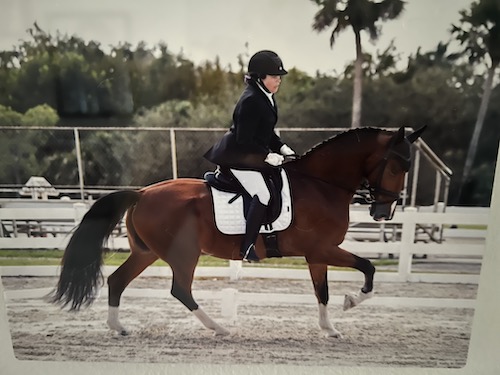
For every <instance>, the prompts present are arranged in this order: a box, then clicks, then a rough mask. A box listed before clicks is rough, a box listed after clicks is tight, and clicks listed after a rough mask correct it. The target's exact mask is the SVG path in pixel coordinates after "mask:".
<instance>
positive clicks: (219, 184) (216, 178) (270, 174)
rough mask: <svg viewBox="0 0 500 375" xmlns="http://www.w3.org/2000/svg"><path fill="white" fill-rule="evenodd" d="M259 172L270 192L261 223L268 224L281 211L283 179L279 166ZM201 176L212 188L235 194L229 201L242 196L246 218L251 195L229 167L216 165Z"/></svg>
mask: <svg viewBox="0 0 500 375" xmlns="http://www.w3.org/2000/svg"><path fill="white" fill-rule="evenodd" d="M261 173H262V176H263V177H264V181H265V182H266V185H267V188H268V189H269V193H270V194H271V199H270V200H269V204H268V206H267V211H266V215H265V217H264V221H263V223H262V225H269V224H271V223H272V222H274V221H275V220H276V219H277V218H278V216H279V215H280V213H281V209H282V204H283V201H282V199H281V189H282V188H283V179H282V177H281V169H279V168H276V169H274V168H273V169H269V170H266V171H265V172H261ZM203 177H204V179H205V181H207V183H208V184H209V185H210V186H212V187H213V188H215V189H217V190H220V191H224V192H226V193H233V194H235V196H234V198H232V199H231V201H229V203H232V201H234V200H236V199H238V198H239V197H242V198H243V215H244V217H245V219H246V218H247V214H248V209H249V207H250V203H251V202H252V198H253V197H251V196H250V194H248V193H247V192H246V190H245V189H244V188H243V186H241V184H240V182H239V181H238V179H237V178H236V177H234V175H233V174H232V173H231V170H230V169H229V168H221V167H217V169H216V170H215V171H214V172H207V173H205V175H204V176H203Z"/></svg>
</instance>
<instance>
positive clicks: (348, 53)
mask: <svg viewBox="0 0 500 375" xmlns="http://www.w3.org/2000/svg"><path fill="white" fill-rule="evenodd" d="M471 3H472V0H407V4H406V8H405V11H404V13H403V14H402V15H401V16H400V17H399V19H397V20H390V21H387V22H385V23H383V25H382V34H381V37H380V38H379V40H378V41H377V43H376V44H373V43H371V42H370V41H369V38H368V36H367V35H366V34H364V35H363V36H362V43H363V48H364V50H365V51H366V52H370V53H374V52H376V51H377V50H378V51H383V50H384V49H386V48H387V46H388V45H389V43H390V42H391V40H394V44H395V46H396V49H397V52H398V53H400V58H401V64H405V63H406V61H407V57H408V55H409V54H414V53H415V52H416V50H417V48H418V47H421V48H422V51H429V50H432V49H434V48H435V47H436V46H437V44H438V43H439V42H440V41H447V40H448V39H449V38H450V33H449V29H450V27H451V24H452V23H456V22H457V21H458V20H459V17H460V16H459V10H461V9H465V8H469V7H470V4H471ZM318 9H319V7H318V6H317V5H316V4H315V3H314V2H312V1H311V0H142V1H139V0H134V1H130V0H85V1H75V0H0V50H8V49H11V48H12V46H14V45H18V44H19V41H20V40H23V39H24V40H27V39H29V35H28V33H27V32H26V30H27V29H28V28H29V27H32V25H33V23H34V22H35V21H36V22H37V23H38V25H39V26H40V27H41V28H42V29H44V30H45V31H48V32H51V33H54V34H55V32H56V31H59V32H61V33H63V34H69V35H77V36H79V37H81V38H83V39H84V40H86V41H90V40H95V41H98V42H100V43H101V45H102V46H103V47H106V46H109V45H118V43H120V42H130V43H132V45H136V44H137V43H138V42H140V41H144V42H146V43H147V45H148V46H150V47H152V46H153V45H155V44H157V43H159V42H161V41H163V42H165V43H166V44H167V46H168V48H169V50H170V51H171V52H173V53H179V52H182V53H183V54H184V56H185V57H187V58H188V59H190V60H192V61H193V62H195V63H196V64H199V63H201V62H203V61H206V60H210V61H214V60H215V58H216V57H218V58H219V59H220V61H221V63H222V65H223V66H228V65H229V64H231V66H232V67H233V69H237V68H238V66H237V56H238V55H239V54H245V53H248V54H249V55H251V54H253V53H254V52H256V51H258V50H261V49H270V50H274V51H275V52H277V53H278V54H279V55H280V56H281V58H282V59H283V62H284V66H285V68H287V69H289V68H292V67H296V68H298V69H300V70H302V71H305V72H307V73H309V74H311V75H314V74H315V73H316V71H319V72H321V73H326V74H330V73H333V72H337V73H340V72H342V71H343V68H344V67H345V66H346V65H347V64H348V63H349V62H351V61H352V60H354V58H355V49H354V34H353V32H352V30H351V29H348V30H346V31H344V32H343V33H342V34H341V35H340V36H339V37H338V39H337V40H336V42H335V44H334V46H333V48H330V43H329V38H330V34H331V30H327V31H323V32H322V33H317V32H316V31H314V30H313V29H312V26H311V25H312V22H313V17H314V14H315V13H316V12H317V11H318Z"/></svg>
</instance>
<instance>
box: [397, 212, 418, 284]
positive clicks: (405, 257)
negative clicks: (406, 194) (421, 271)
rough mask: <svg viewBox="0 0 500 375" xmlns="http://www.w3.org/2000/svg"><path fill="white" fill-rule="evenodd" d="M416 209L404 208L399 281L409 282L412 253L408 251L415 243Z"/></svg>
mask: <svg viewBox="0 0 500 375" xmlns="http://www.w3.org/2000/svg"><path fill="white" fill-rule="evenodd" d="M416 214H417V208H416V207H405V209H404V214H403V216H404V220H403V230H402V233H401V248H400V250H399V264H398V277H399V278H400V279H401V281H409V280H410V275H411V260H412V255H413V254H412V253H411V251H410V249H411V248H412V246H413V243H414V242H415V229H416Z"/></svg>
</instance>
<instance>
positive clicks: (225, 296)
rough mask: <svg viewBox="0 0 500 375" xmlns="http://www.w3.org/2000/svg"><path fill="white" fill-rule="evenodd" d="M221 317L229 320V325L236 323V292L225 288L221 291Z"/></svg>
mask: <svg viewBox="0 0 500 375" xmlns="http://www.w3.org/2000/svg"><path fill="white" fill-rule="evenodd" d="M221 297H222V298H221V315H222V317H223V318H226V319H229V320H230V321H231V323H234V322H236V317H237V314H238V301H237V300H238V290H236V289H234V288H226V289H222V291H221Z"/></svg>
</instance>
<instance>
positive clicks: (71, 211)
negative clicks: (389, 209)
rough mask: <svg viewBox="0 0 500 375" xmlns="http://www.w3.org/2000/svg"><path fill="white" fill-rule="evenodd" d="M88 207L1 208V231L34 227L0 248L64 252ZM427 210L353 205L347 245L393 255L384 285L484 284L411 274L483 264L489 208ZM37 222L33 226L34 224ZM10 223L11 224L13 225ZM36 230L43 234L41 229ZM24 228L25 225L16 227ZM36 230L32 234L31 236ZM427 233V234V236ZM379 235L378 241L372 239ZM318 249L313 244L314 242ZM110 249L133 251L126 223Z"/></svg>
mask: <svg viewBox="0 0 500 375" xmlns="http://www.w3.org/2000/svg"><path fill="white" fill-rule="evenodd" d="M87 209H88V205H86V204H84V203H74V204H73V205H72V207H71V206H66V207H52V208H47V207H40V208H34V207H30V208H23V207H11V208H5V207H3V208H2V207H0V224H1V225H0V228H1V229H2V231H5V230H7V229H9V228H12V225H13V224H14V223H19V222H22V223H31V224H29V225H27V227H28V230H23V231H22V232H18V233H11V232H9V235H10V237H6V236H5V235H6V234H7V233H1V232H0V249H61V250H62V249H64V248H65V247H66V244H67V243H68V241H69V238H70V235H69V232H70V229H69V228H73V227H74V226H75V225H76V224H77V223H78V222H79V221H80V219H81V218H82V217H83V215H84V214H85V212H86V211H87ZM425 211H426V210H425V209H424V208H422V209H420V210H419V209H417V208H414V207H407V208H405V210H404V211H398V212H397V213H396V214H395V216H394V219H393V220H391V221H390V222H387V223H383V224H377V223H375V222H374V221H373V219H372V218H371V217H370V215H369V213H368V209H367V207H365V206H363V207H362V209H359V208H358V207H356V206H352V208H351V212H350V217H351V223H352V226H351V229H350V231H349V232H348V234H347V236H346V240H345V241H344V243H343V244H342V247H343V248H345V249H346V250H349V251H351V252H353V253H356V254H359V255H361V256H367V257H377V256H379V255H380V254H392V255H394V257H395V259H397V261H398V267H397V271H396V272H390V271H379V272H377V273H376V275H375V280H376V281H381V282H438V283H472V284H477V283H478V282H479V275H477V274H461V273H458V272H457V273H453V272H450V273H431V272H428V273H416V272H414V271H412V259H413V256H414V255H426V256H428V257H440V258H444V259H459V260H460V259H461V260H465V261H467V260H469V261H470V260H472V261H475V262H478V261H479V262H480V261H481V258H482V255H483V252H484V248H485V238H486V231H487V229H486V228H487V225H488V220H489V209H488V208H470V209H467V208H463V207H460V208H459V207H456V208H455V207H448V210H447V212H425ZM33 223H34V224H33ZM362 224H365V225H374V224H376V225H377V226H378V227H375V228H372V229H370V227H364V228H365V229H364V231H363V232H360V231H355V229H356V226H357V225H362ZM9 225H10V226H9ZM389 225H390V226H391V228H389V229H388V231H389V232H390V233H392V234H393V236H392V237H391V238H390V241H387V242H384V241H379V240H378V239H379V238H378V237H380V233H385V230H386V228H384V226H386V227H387V226H389ZM37 226H38V227H39V228H40V229H42V227H43V230H44V232H43V233H41V232H40V231H38V232H37V231H36V230H35V229H33V228H37ZM16 227H17V228H20V227H21V226H16ZM30 231H31V232H30ZM429 231H432V232H434V231H440V232H441V233H442V241H440V242H433V241H430V240H429V238H430V237H429V236H427V234H425V233H427V232H429ZM422 233H424V234H423V235H422ZM374 234H375V236H376V237H377V238H376V239H375V240H374V238H373V235H374ZM311 245H312V246H314V244H311ZM107 246H108V247H109V248H110V249H112V250H113V249H115V250H116V249H123V250H127V249H129V245H128V240H127V238H126V232H125V231H124V228H123V223H122V225H120V226H118V228H117V229H115V232H114V233H113V235H112V236H111V237H110V239H109V241H108V244H107ZM114 269H116V267H109V266H106V267H104V274H105V275H109V274H110V273H111V272H113V271H114ZM0 271H1V272H0V273H1V275H3V276H56V275H57V274H58V272H59V268H58V267H54V266H33V267H25V266H23V267H14V266H7V267H1V270H0ZM143 275H145V276H167V277H171V271H170V269H169V268H168V267H149V268H148V269H146V270H145V271H144V272H143ZM195 276H196V277H228V278H230V279H231V280H238V279H241V278H270V279H304V280H306V279H307V280H308V279H310V275H309V271H308V270H307V269H276V268H265V267H255V266H248V267H247V266H242V263H241V261H230V263H229V267H198V268H197V269H196V274H195ZM328 278H329V280H333V281H335V280H337V281H363V275H362V273H360V272H357V271H349V270H345V271H344V270H335V271H333V270H330V271H329V275H328Z"/></svg>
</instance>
